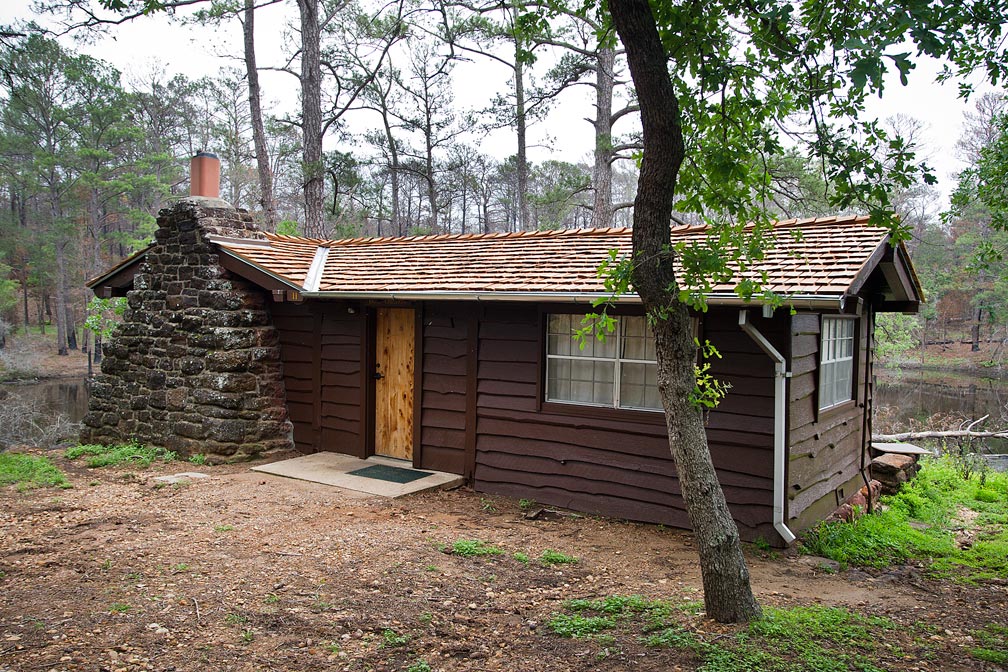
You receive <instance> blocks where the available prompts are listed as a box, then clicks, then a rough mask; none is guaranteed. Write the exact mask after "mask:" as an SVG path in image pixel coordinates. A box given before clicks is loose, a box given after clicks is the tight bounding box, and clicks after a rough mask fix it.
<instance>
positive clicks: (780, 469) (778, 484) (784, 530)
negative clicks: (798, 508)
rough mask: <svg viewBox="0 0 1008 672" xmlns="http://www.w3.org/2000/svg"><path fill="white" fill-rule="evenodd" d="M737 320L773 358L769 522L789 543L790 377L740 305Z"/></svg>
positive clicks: (793, 537) (781, 356)
mask: <svg viewBox="0 0 1008 672" xmlns="http://www.w3.org/2000/svg"><path fill="white" fill-rule="evenodd" d="M738 322H739V326H740V327H741V328H742V331H744V332H745V333H747V334H749V338H751V339H753V340H754V341H756V344H757V345H759V346H760V348H761V349H762V350H763V352H765V353H766V354H767V355H768V356H769V357H770V359H772V360H773V361H774V481H773V526H774V529H775V530H777V533H778V534H780V536H781V537H782V538H783V539H784V542H785V543H788V544H790V543H791V542H793V541H794V540H795V535H794V532H792V531H791V530H790V529H788V526H787V524H785V522H784V496H785V495H784V460H785V458H786V456H787V449H786V446H785V445H784V440H785V431H784V430H785V427H784V422H785V419H786V417H787V413H786V411H787V408H786V404H787V379H788V378H790V377H791V374H790V373H789V372H788V370H787V361H786V360H785V359H784V355H782V354H781V353H780V352H778V350H777V348H775V347H773V345H771V344H770V341H768V340H767V339H766V337H765V336H764V335H763V334H761V333H760V332H759V330H758V329H756V327H754V326H753V325H752V324H750V323H749V311H748V310H746V309H744V308H743V309H742V310H740V311H739V320H738Z"/></svg>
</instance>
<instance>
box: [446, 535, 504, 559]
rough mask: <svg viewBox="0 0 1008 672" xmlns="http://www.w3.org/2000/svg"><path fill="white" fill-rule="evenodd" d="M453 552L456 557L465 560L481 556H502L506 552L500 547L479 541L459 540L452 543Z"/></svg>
mask: <svg viewBox="0 0 1008 672" xmlns="http://www.w3.org/2000/svg"><path fill="white" fill-rule="evenodd" d="M451 550H452V553H454V554H455V555H461V556H462V557H464V558H472V557H475V556H479V555H500V554H501V553H503V552H504V551H502V550H501V549H499V548H498V547H496V546H493V545H491V544H488V543H487V542H485V541H480V540H479V539H459V540H457V541H455V542H454V543H452V545H451Z"/></svg>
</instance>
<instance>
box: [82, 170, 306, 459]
mask: <svg viewBox="0 0 1008 672" xmlns="http://www.w3.org/2000/svg"><path fill="white" fill-rule="evenodd" d="M199 158H200V157H199V156H197V157H196V158H194V159H193V161H194V164H195V162H196V161H197V159H199ZM204 158H205V157H204ZM201 170H202V169H201ZM194 177H195V176H194ZM209 182H210V183H211V185H212V183H213V180H212V179H210V180H209ZM197 183H199V184H201V185H205V184H206V183H207V180H205V179H204V178H203V177H200V179H199V180H196V179H194V180H193V184H194V192H195V191H196V187H195V185H196V184H197ZM210 234H214V235H223V236H229V237H243V238H260V237H262V236H263V234H262V233H261V232H260V231H259V230H258V229H257V228H256V226H255V224H254V223H253V221H252V217H251V216H250V215H249V214H248V213H247V212H245V211H239V210H235V209H234V208H232V207H231V206H230V205H229V204H228V203H226V202H225V201H222V200H220V199H219V198H215V197H211V196H208V195H196V196H192V197H190V198H187V199H183V200H182V201H180V202H178V203H176V204H175V205H174V206H172V207H169V208H166V209H164V210H162V211H161V212H160V213H159V216H158V229H157V232H156V234H155V243H154V245H153V246H152V247H151V248H149V249H148V250H147V252H146V254H145V255H144V259H143V261H142V262H141V266H140V269H139V272H138V273H137V274H136V276H135V277H134V279H133V289H132V290H131V291H129V292H128V294H127V309H126V312H125V314H124V316H123V322H122V324H121V325H120V326H119V327H118V328H117V329H116V331H115V333H114V335H113V337H112V339H111V342H110V343H108V344H106V346H105V357H104V359H103V361H102V373H101V374H100V375H98V376H97V377H96V378H95V379H94V381H93V382H92V386H91V398H90V403H89V409H88V414H87V416H86V417H85V419H84V422H83V426H82V430H81V441H82V442H84V443H106V444H107V443H124V442H127V441H130V440H133V439H135V440H137V441H139V442H140V443H143V444H147V445H152V446H161V447H164V448H167V449H169V450H174V451H177V452H178V453H179V454H180V455H181V456H188V455H193V454H203V455H206V456H207V457H208V458H209V459H210V460H211V461H212V462H223V461H235V460H241V459H247V458H251V457H255V456H257V455H261V454H263V453H266V452H270V451H275V450H280V449H288V448H292V447H293V443H292V438H291V436H292V426H291V424H290V421H289V420H288V417H287V408H286V402H285V390H284V382H283V373H282V369H281V363H280V348H279V341H278V337H277V332H276V330H275V329H274V327H273V324H272V318H271V316H270V313H269V310H268V302H267V293H266V291H265V290H263V289H262V288H260V287H258V286H256V285H254V284H252V283H250V282H249V281H247V280H245V279H244V278H241V277H239V276H237V275H235V274H233V273H231V272H230V271H228V270H227V269H225V268H224V267H223V266H222V265H221V255H220V253H219V250H218V249H217V247H216V245H214V244H213V243H211V242H210V241H209V240H208V235H210Z"/></svg>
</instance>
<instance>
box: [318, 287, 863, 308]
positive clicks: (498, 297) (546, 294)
mask: <svg viewBox="0 0 1008 672" xmlns="http://www.w3.org/2000/svg"><path fill="white" fill-rule="evenodd" d="M302 296H303V297H304V298H305V299H332V300H341V301H348V300H349V301H369V300H370V301H375V300H381V301H512V302H522V301H539V302H557V303H594V302H596V301H604V300H606V299H610V298H612V295H611V294H609V293H607V292H556V291H492V290H472V291H442V290H429V291H416V290H413V291H399V290H381V291H332V290H327V291H318V292H302ZM706 298H707V303H708V304H710V305H712V306H760V305H762V302H761V301H759V300H758V299H753V300H751V301H746V300H744V299H742V298H741V297H739V296H738V295H737V294H734V293H727V292H713V293H710V294H708V295H707V297H706ZM613 301H614V302H615V303H620V304H630V305H632V304H639V303H640V302H641V300H640V297H639V296H638V295H637V294H634V293H629V294H623V295H621V296H619V297H616V298H614V299H613ZM784 303H785V304H788V305H791V306H794V307H795V308H824V309H833V310H841V309H842V308H843V304H844V297H843V296H841V295H839V294H795V295H790V296H786V297H785V299H784Z"/></svg>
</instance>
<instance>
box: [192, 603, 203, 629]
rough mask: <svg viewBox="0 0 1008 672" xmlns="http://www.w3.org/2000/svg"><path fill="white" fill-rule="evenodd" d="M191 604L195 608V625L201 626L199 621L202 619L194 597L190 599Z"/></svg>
mask: <svg viewBox="0 0 1008 672" xmlns="http://www.w3.org/2000/svg"><path fill="white" fill-rule="evenodd" d="M192 603H193V606H194V607H196V625H202V623H201V621H202V620H203V617H202V616H201V615H200V609H199V602H197V601H196V598H195V597H194V598H192Z"/></svg>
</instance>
